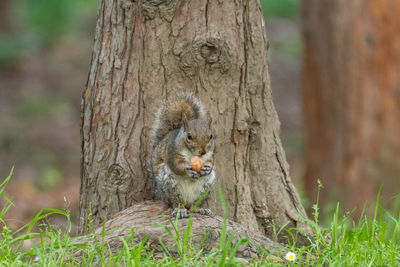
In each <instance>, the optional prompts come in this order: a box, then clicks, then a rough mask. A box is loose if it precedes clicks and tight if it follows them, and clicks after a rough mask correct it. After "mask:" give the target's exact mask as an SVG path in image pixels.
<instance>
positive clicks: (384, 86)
mask: <svg viewBox="0 0 400 267" xmlns="http://www.w3.org/2000/svg"><path fill="white" fill-rule="evenodd" d="M399 14H400V0H365V1H340V0H303V24H304V27H303V36H304V46H305V54H304V70H303V74H304V79H303V107H304V109H303V110H304V132H305V141H306V142H305V151H306V173H305V185H306V191H307V195H308V196H309V197H310V198H312V199H313V200H315V198H316V194H317V192H316V191H317V190H316V189H317V188H316V186H315V185H316V179H320V180H321V181H322V183H323V185H324V187H325V188H324V189H323V194H322V197H323V199H322V200H323V202H322V203H332V202H334V203H336V202H337V201H340V202H341V204H342V205H343V206H344V208H345V209H346V210H352V209H353V208H356V210H355V215H360V213H361V211H362V208H363V206H364V203H365V202H366V201H369V203H374V202H375V200H376V196H377V192H378V188H379V187H380V185H381V184H382V183H383V191H382V192H383V194H382V195H383V196H384V198H385V199H386V200H388V199H389V198H391V197H393V196H394V195H396V194H398V192H399V190H398V188H399V181H400V179H399V178H400V120H399V118H400V17H399ZM371 206H374V205H371Z"/></svg>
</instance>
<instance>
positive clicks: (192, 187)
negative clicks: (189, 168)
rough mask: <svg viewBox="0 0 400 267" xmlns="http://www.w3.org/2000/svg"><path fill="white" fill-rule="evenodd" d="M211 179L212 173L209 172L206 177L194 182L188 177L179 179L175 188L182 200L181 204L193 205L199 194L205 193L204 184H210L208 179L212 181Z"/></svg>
mask: <svg viewBox="0 0 400 267" xmlns="http://www.w3.org/2000/svg"><path fill="white" fill-rule="evenodd" d="M211 176H212V177H211ZM213 177H214V172H211V173H210V174H209V175H207V176H202V177H199V178H197V179H196V180H193V178H190V177H179V179H178V184H177V186H178V191H179V193H180V196H181V198H182V204H189V205H193V204H195V202H196V201H197V200H198V199H199V198H200V197H201V194H202V193H204V192H205V190H204V189H205V188H206V187H207V185H206V184H207V183H208V182H210V179H212V180H213Z"/></svg>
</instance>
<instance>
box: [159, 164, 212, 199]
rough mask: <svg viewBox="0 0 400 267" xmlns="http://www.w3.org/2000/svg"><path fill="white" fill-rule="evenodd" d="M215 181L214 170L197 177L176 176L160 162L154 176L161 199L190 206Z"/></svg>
mask: <svg viewBox="0 0 400 267" xmlns="http://www.w3.org/2000/svg"><path fill="white" fill-rule="evenodd" d="M214 181H215V172H214V170H213V171H211V173H210V174H209V175H206V176H201V177H199V178H197V179H193V178H190V177H189V176H177V175H175V174H174V173H172V171H171V170H170V169H169V168H168V166H167V165H166V164H161V165H160V169H159V173H158V175H157V176H156V184H157V191H158V193H159V196H160V197H161V199H162V200H164V201H166V202H169V203H171V204H173V205H178V204H182V205H185V206H189V207H190V206H192V205H194V204H195V203H196V201H197V200H198V199H199V198H200V197H201V195H202V194H203V193H204V192H207V191H208V190H210V188H211V187H212V185H213V184H214Z"/></svg>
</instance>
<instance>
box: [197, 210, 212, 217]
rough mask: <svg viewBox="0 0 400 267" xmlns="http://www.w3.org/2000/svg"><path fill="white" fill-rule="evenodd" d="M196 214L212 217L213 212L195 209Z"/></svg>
mask: <svg viewBox="0 0 400 267" xmlns="http://www.w3.org/2000/svg"><path fill="white" fill-rule="evenodd" d="M193 212H194V213H199V214H201V215H208V216H212V215H213V212H212V211H211V210H210V209H195V210H193Z"/></svg>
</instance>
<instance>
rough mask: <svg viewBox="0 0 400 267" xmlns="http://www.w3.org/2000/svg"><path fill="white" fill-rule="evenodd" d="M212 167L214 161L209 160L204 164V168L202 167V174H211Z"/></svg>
mask: <svg viewBox="0 0 400 267" xmlns="http://www.w3.org/2000/svg"><path fill="white" fill-rule="evenodd" d="M212 169H213V165H212V163H211V162H209V161H207V162H206V163H205V164H204V166H203V168H201V171H200V175H201V176H205V175H209V174H210V173H211V171H212Z"/></svg>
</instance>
